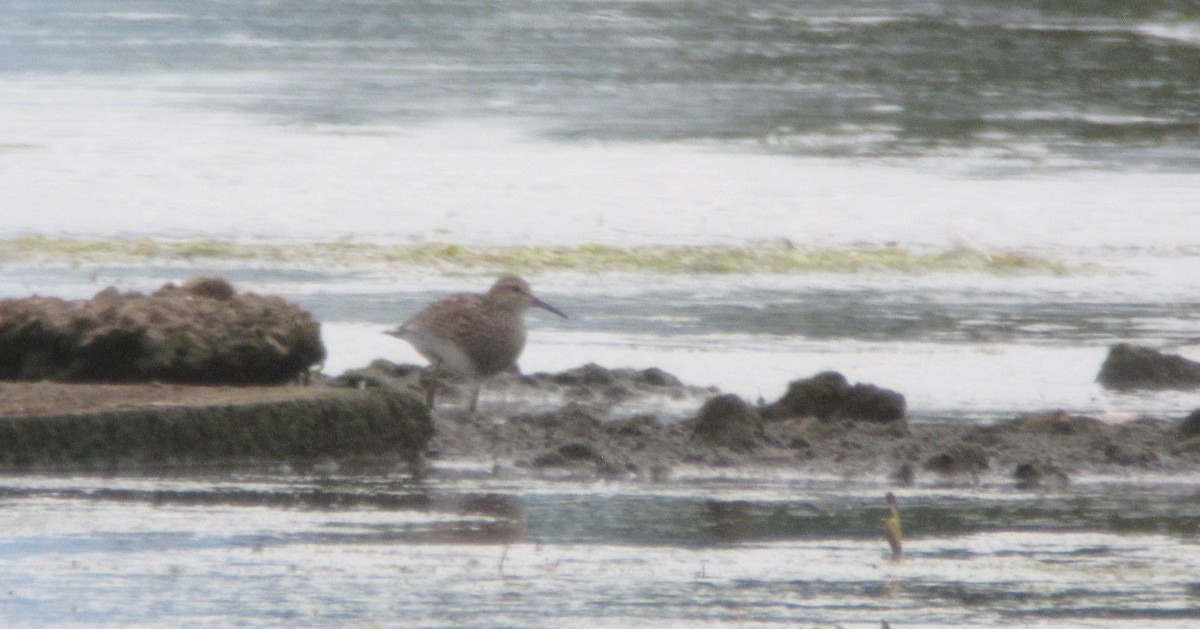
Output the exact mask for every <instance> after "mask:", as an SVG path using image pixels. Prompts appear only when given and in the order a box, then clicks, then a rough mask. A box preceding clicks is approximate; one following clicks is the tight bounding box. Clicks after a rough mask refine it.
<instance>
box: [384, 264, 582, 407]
mask: <svg viewBox="0 0 1200 629" xmlns="http://www.w3.org/2000/svg"><path fill="white" fill-rule="evenodd" d="M531 306H534V307H537V308H541V309H543V310H548V311H550V312H553V313H554V314H556V315H558V316H560V317H562V318H564V319H565V318H567V315H565V314H563V312H562V311H561V310H559V309H558V308H555V307H554V306H551V305H550V304H548V303H546V302H544V301H542V300H541V299H538V298H537V297H536V296H534V294H533V291H532V290H530V288H529V283H528V282H526V281H525V280H523V279H521V278H519V277H516V276H515V275H508V276H505V277H502V278H500V279H499V280H496V283H495V284H493V285H492V288H491V289H490V290H488V292H486V293H484V294H482V295H479V294H459V295H451V296H449V297H445V298H442V299H439V300H438V301H435V302H433V303H432V304H429V305H428V306H426V307H425V308H424V309H423V310H421V311H420V312H418V313H417V314H416V315H415V316H413V318H411V319H409V320H408V321H405V322H404V323H403V324H401V325H400V327H398V328H396V329H395V330H390V331H388V332H385V334H389V335H391V336H395V337H397V338H401V339H404V340H405V341H408V342H409V343H411V344H412V346H413V347H414V348H416V350H417V352H419V353H420V354H421V355H422V356H424V357H425V359H426V360H428V361H429V364H430V365H431V366H432V367H433V378H432V381H431V382H430V384H429V388H428V389H427V390H426V392H425V401H426V403H428V404H429V408H431V409H432V408H433V398H434V391H435V390H436V388H437V384H438V377H439V376H440V375H441V374H442V373H448V374H451V375H456V376H459V377H462V378H466V379H467V380H470V381H471V382H472V385H473V387H472V391H471V405H470V407H469V408H468V411H467V412H468V413H474V412H475V405H476V404H477V403H478V401H479V389H480V388H481V387H482V386H483V381H484V380H486V379H488V378H490V377H492V376H494V375H496V374H498V373H500V372H502V371H505V370H507V369H510V368H512V367H513V365H515V364H516V362H517V357H518V356H520V355H521V350H523V349H524V348H525V311H526V310H528V309H529V308H530V307H531Z"/></svg>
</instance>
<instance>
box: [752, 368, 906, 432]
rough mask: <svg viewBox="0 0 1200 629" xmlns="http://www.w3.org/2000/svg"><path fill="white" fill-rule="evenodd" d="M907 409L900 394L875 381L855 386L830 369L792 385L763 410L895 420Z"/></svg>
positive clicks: (773, 415) (776, 414)
mask: <svg viewBox="0 0 1200 629" xmlns="http://www.w3.org/2000/svg"><path fill="white" fill-rule="evenodd" d="M904 410H905V400H904V396H903V395H901V394H900V393H897V392H895V391H891V390H888V389H883V388H880V387H877V386H875V385H873V384H862V383H859V384H854V385H851V384H850V383H849V382H848V381H847V380H846V377H845V376H843V375H842V374H840V373H837V372H836V371H826V372H823V373H819V374H817V375H815V376H813V377H811V378H807V379H804V380H797V381H794V382H792V383H791V384H789V385H788V389H787V392H786V393H784V394H783V397H781V398H779V400H778V401H776V402H775V403H773V404H769V405H767V406H766V407H765V408H764V409H763V416H764V417H766V418H768V419H782V418H787V417H816V418H817V419H819V420H821V421H837V420H842V419H852V420H859V421H870V422H892V421H899V420H902V419H904Z"/></svg>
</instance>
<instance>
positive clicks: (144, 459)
mask: <svg viewBox="0 0 1200 629" xmlns="http://www.w3.org/2000/svg"><path fill="white" fill-rule="evenodd" d="M424 374H425V371H424V370H423V369H422V368H420V367H417V366H413V365H394V364H391V363H388V362H386V361H378V362H376V363H373V364H372V365H370V366H368V367H365V368H363V369H358V370H352V371H349V372H346V373H345V374H343V375H341V376H339V377H337V378H320V379H317V380H316V381H315V382H314V383H313V384H312V385H310V386H295V385H293V386H275V387H267V386H260V387H231V386H222V387H214V386H195V385H178V384H157V383H152V384H124V385H106V384H66V383H50V382H4V383H0V469H5V470H10V471H22V470H38V469H48V470H54V469H66V470H99V471H106V472H122V471H129V472H132V471H136V470H142V469H147V468H148V469H190V468H196V467H206V466H207V467H212V466H219V465H242V466H245V465H268V464H279V463H282V464H284V465H285V469H291V470H293V471H296V472H301V473H303V472H306V471H308V470H311V469H313V467H314V466H320V469H325V470H333V471H348V470H351V469H353V468H354V467H355V465H357V464H359V463H361V462H362V461H364V460H366V459H371V460H372V461H374V462H375V465H373V467H372V469H377V470H396V469H409V467H408V466H411V465H412V463H413V460H414V459H415V458H416V455H417V454H418V453H420V454H422V455H423V464H422V465H421V467H420V469H422V470H424V471H427V472H433V473H436V472H437V470H438V469H439V468H442V469H448V468H451V467H453V466H455V465H458V464H472V465H475V466H477V467H482V468H486V469H490V470H491V472H490V473H495V474H509V475H516V476H533V477H542V478H573V479H607V480H627V481H635V482H640V481H648V482H663V481H669V480H670V479H671V478H672V477H673V476H674V475H677V474H678V473H679V472H680V471H681V470H689V469H690V470H694V469H696V468H704V469H713V470H767V471H769V470H781V471H786V472H788V473H792V474H801V475H805V474H809V475H814V476H822V477H828V476H838V477H844V478H846V479H848V480H864V481H878V482H886V483H889V484H892V485H896V486H906V485H914V484H915V485H928V484H938V483H975V482H1003V483H1013V484H1014V485H1015V486H1017V487H1020V488H1026V489H1035V488H1054V487H1061V486H1066V485H1068V484H1069V483H1070V482H1071V479H1072V477H1074V476H1077V475H1080V474H1094V473H1098V474H1113V475H1119V476H1121V475H1133V474H1139V473H1158V474H1183V473H1190V472H1195V471H1196V470H1198V469H1200V413H1193V414H1192V416H1189V417H1187V418H1183V417H1137V418H1121V419H1122V420H1121V421H1120V422H1114V421H1113V420H1111V419H1109V418H1099V417H1089V416H1083V415H1073V414H1070V413H1067V412H1064V411H1060V410H1057V409H1050V410H1047V411H1045V412H1037V413H1030V414H1025V415H1021V416H1015V417H1013V418H1011V419H1008V420H1003V421H999V422H995V423H992V424H988V425H976V424H951V423H946V422H924V421H922V419H921V418H920V417H908V416H905V415H904V413H903V396H902V395H900V394H898V393H896V392H890V391H887V390H886V389H880V388H878V387H874V386H873V385H866V384H861V383H850V382H849V380H848V379H846V378H844V377H842V376H840V375H839V374H819V375H818V376H816V377H812V378H808V379H801V380H798V381H797V382H800V383H804V386H808V387H810V389H808V390H809V391H816V393H817V394H818V395H817V398H815V399H816V402H815V404H816V406H813V404H814V402H813V401H812V400H811V399H810V400H808V401H799V402H797V400H798V399H799V398H798V397H797V396H799V395H800V393H797V391H801V389H802V387H793V388H791V389H789V392H788V394H785V396H784V397H783V398H781V399H780V400H775V401H770V402H768V401H758V402H749V401H745V400H740V399H738V398H736V396H731V395H722V394H721V392H720V391H718V390H716V389H713V388H703V387H696V386H691V385H688V384H686V383H683V382H680V381H679V380H678V379H677V378H675V377H674V376H672V375H671V374H669V373H666V372H664V371H662V370H658V369H646V370H630V369H607V368H605V367H602V366H599V365H585V366H582V367H579V368H576V369H572V370H567V371H564V372H560V373H540V374H532V375H518V374H504V375H502V376H499V377H497V378H495V379H493V381H491V382H489V383H488V385H487V386H486V388H485V389H484V395H483V397H482V398H481V403H480V408H479V412H478V413H476V414H475V415H469V414H468V413H467V412H466V406H465V400H464V399H463V398H462V395H461V390H460V387H456V386H455V385H453V384H447V385H446V388H445V390H444V391H441V392H440V393H439V400H440V401H441V402H440V403H439V406H438V408H437V409H436V411H435V412H434V413H432V414H431V415H430V414H428V413H427V412H426V410H425V409H424V406H423V404H421V403H420V400H421V398H422V396H421V387H422V386H423V381H422V378H423V377H424ZM796 384H797V383H793V385H796ZM814 386H815V387H816V388H815V389H814V388H812V387H814ZM831 386H832V387H833V389H832V390H834V391H835V392H838V394H839V395H843V394H844V395H850V394H851V393H857V394H862V396H865V397H862V396H860V397H859V398H855V399H854V400H852V401H853V402H854V403H857V404H859V406H855V407H852V408H853V409H855V410H854V413H849V414H847V413H842V412H840V411H839V410H838V409H839V408H841V407H838V406H836V404H835V405H833V406H831V405H830V404H832V403H831V402H830V401H829V400H830V399H831V397H830V396H831V395H832V394H831V393H830V391H831V389H830V387H831ZM789 396H790V398H789ZM834 397H836V396H834ZM847 399H849V398H847ZM797 403H799V404H800V406H795V404H797ZM789 404H791V406H789ZM804 404H808V406H804ZM814 409H815V410H814ZM868 412H875V415H874V416H872V417H867V418H864V415H866V414H867V413H868ZM897 413H898V414H897ZM380 464H381V465H380Z"/></svg>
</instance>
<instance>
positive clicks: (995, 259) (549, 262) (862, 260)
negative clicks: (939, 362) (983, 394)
mask: <svg viewBox="0 0 1200 629" xmlns="http://www.w3.org/2000/svg"><path fill="white" fill-rule="evenodd" d="M155 260H163V261H192V262H198V261H248V262H249V261H255V262H267V263H277V264H310V265H311V264H319V265H324V266H357V265H402V266H429V267H438V268H461V269H481V270H488V269H495V270H507V271H516V272H531V271H554V270H574V271H646V272H658V273H799V272H814V271H825V272H846V273H852V272H860V271H890V272H897V273H926V272H984V273H994V274H1016V273H1049V274H1066V273H1069V272H1071V271H1074V270H1077V269H1074V268H1072V267H1071V266H1070V265H1068V264H1066V263H1064V262H1062V261H1058V260H1054V259H1052V258H1047V257H1042V256H1037V255H1027V254H1022V253H1014V252H1003V251H994V252H970V251H964V252H959V251H953V252H928V253H925V252H914V251H910V250H907V249H904V248H901V247H895V246H882V247H861V248H827V249H822V248H797V247H793V246H789V245H787V244H786V243H762V244H751V245H745V246H736V247H734V246H694V247H685V246H645V247H613V246H609V245H599V244H584V245H578V246H571V247H548V246H528V247H526V246H467V245H456V244H447V243H407V244H381V243H370V242H358V241H352V240H337V241H331V242H312V243H250V242H236V241H232V240H216V239H211V240H180V241H176V240H156V239H150V238H140V239H76V238H48V237H43V236H26V237H20V238H12V239H8V240H0V262H6V263H65V264H73V265H90V264H105V263H107V264H113V263H137V262H149V261H155Z"/></svg>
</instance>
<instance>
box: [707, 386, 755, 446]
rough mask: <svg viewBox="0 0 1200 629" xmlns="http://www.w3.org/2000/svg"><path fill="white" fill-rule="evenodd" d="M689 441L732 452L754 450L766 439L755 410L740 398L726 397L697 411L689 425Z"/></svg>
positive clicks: (727, 395) (721, 397)
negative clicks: (690, 432) (690, 425)
mask: <svg viewBox="0 0 1200 629" xmlns="http://www.w3.org/2000/svg"><path fill="white" fill-rule="evenodd" d="M692 438H693V439H694V440H696V441H700V442H702V443H706V444H708V445H712V446H724V447H726V448H730V449H732V450H737V451H746V450H753V449H754V448H755V447H756V446H758V444H760V443H762V442H763V441H764V440H765V439H766V431H765V430H764V428H763V422H762V417H761V416H760V415H759V413H758V409H756V408H754V407H753V406H751V405H750V404H748V403H747V402H746V401H745V400H743V399H742V398H740V397H738V396H736V395H733V394H732V393H727V394H725V395H718V396H717V397H714V398H711V399H709V400H708V401H707V402H705V403H704V406H702V407H700V412H699V413H697V414H696V419H695V421H694V422H693V425H692Z"/></svg>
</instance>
